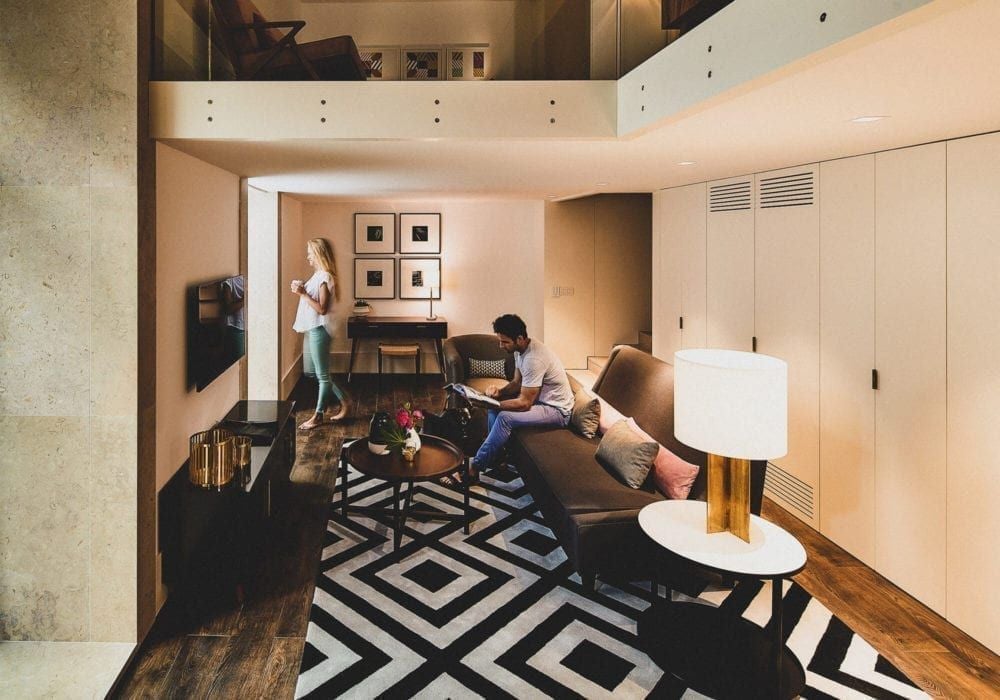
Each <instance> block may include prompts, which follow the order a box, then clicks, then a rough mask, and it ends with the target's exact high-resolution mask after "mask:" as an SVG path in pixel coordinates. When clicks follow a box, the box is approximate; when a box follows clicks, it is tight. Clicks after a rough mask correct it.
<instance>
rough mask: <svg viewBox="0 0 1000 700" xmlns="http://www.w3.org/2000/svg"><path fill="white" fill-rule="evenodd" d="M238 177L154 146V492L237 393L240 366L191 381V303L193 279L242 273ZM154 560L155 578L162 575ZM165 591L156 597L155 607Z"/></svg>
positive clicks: (226, 408)
mask: <svg viewBox="0 0 1000 700" xmlns="http://www.w3.org/2000/svg"><path fill="white" fill-rule="evenodd" d="M239 193H240V181H239V178H238V177H237V176H236V175H233V174H232V173H229V172H227V171H225V170H222V169H220V168H217V167H215V166H214V165H209V164H208V163H205V162H202V161H200V160H198V159H197V158H193V157H191V156H189V155H187V154H184V153H181V152H180V151H177V150H174V149H173V148H170V147H169V146H165V145H163V144H157V147H156V212H157V216H156V284H157V294H156V489H157V491H159V490H160V489H162V488H163V486H164V485H165V484H166V483H167V481H168V480H169V479H170V478H171V477H172V476H173V475H174V474H175V473H176V472H177V470H178V469H180V468H181V466H182V465H183V464H184V461H185V460H186V459H187V457H188V438H189V437H190V436H191V435H192V434H193V433H196V432H198V431H200V430H205V429H207V428H210V427H211V426H212V425H213V424H214V423H215V422H216V421H218V420H219V419H220V418H222V417H223V416H224V415H225V414H226V413H227V412H228V411H229V409H230V408H231V407H232V405H233V404H234V403H236V401H238V400H239V398H240V370H239V365H238V364H237V365H233V366H232V367H230V368H229V369H227V370H226V371H225V372H223V374H222V375H221V376H220V377H218V378H217V379H216V380H215V381H213V382H212V383H211V384H209V385H208V386H207V387H206V388H205V389H204V391H201V392H198V391H195V388H194V387H193V386H188V383H187V318H186V313H187V310H186V300H187V292H188V288H189V286H190V285H192V284H196V283H201V282H208V281H211V280H213V279H219V278H221V277H227V276H229V275H234V274H237V273H238V272H239V269H240V268H239V264H240V259H239ZM161 564H162V562H160V561H159V558H158V561H157V569H158V570H157V580H158V581H159V580H160V579H161ZM164 599H165V592H164V591H163V590H162V588H161V589H160V590H159V591H158V594H157V606H159V605H161V604H162V603H163V600H164Z"/></svg>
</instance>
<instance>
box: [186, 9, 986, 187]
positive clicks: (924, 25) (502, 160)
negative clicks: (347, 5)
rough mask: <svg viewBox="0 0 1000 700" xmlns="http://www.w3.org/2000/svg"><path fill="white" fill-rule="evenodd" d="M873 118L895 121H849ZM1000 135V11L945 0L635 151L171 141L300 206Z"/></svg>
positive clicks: (535, 144)
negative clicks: (310, 201)
mask: <svg viewBox="0 0 1000 700" xmlns="http://www.w3.org/2000/svg"><path fill="white" fill-rule="evenodd" d="M862 115H887V116H888V118H886V119H883V120H882V121H878V122H873V123H868V124H855V123H852V122H851V121H850V120H851V119H853V118H855V117H858V116H862ZM998 129H1000V0H937V1H936V2H934V3H933V4H932V5H931V6H929V7H925V8H922V9H920V10H917V11H914V12H912V13H910V14H909V15H905V16H903V17H901V18H899V19H897V20H894V21H893V22H890V23H887V24H886V25H883V26H881V27H876V28H875V29H873V30H871V31H869V32H866V33H864V34H862V35H858V36H856V37H852V38H851V39H849V40H847V41H845V42H842V43H841V44H838V45H835V46H833V47H830V48H829V49H827V50H824V51H822V52H819V53H817V54H814V55H812V56H809V57H807V58H806V59H804V60H802V61H798V62H796V63H795V64H793V65H790V66H786V67H785V68H783V69H781V70H779V71H776V72H775V73H773V74H771V75H767V76H764V77H763V78H761V79H758V80H756V81H753V83H751V84H748V85H744V86H741V87H740V88H738V89H736V90H733V91H731V92H730V93H728V94H726V95H723V96H720V97H719V98H715V99H713V100H711V103H710V104H705V105H700V106H698V107H697V108H696V109H694V110H690V111H689V112H688V113H687V114H685V115H682V116H679V117H678V118H676V119H672V120H668V121H667V122H666V123H664V124H661V125H659V126H657V127H656V128H655V129H652V130H650V131H648V132H646V133H644V134H642V135H641V136H638V137H636V138H633V139H629V140H607V141H593V140H587V141H556V140H538V139H532V140H508V139H504V140H460V139H450V140H438V141H429V140H420V141H328V140H309V141H304V140H286V141H170V142H168V143H170V145H172V146H174V147H175V148H179V149H181V150H183V151H185V152H187V153H190V154H192V155H194V156H197V157H199V158H201V159H203V160H206V161H208V162H210V163H214V164H216V165H218V166H220V167H222V168H225V169H226V170H229V171H231V172H234V173H238V174H240V175H245V176H249V177H253V178H255V179H254V181H253V184H254V185H255V186H257V187H260V188H262V189H266V190H271V191H282V192H288V193H292V194H296V195H300V196H302V197H303V198H312V197H317V198H324V199H327V198H338V199H373V198H394V199H431V198H433V199H440V198H442V197H449V198H455V197H459V198H461V197H466V198H476V199H481V198H496V197H503V198H509V197H527V198H539V197H547V196H554V197H556V198H565V197H574V196H580V195H584V194H591V193H594V192H602V191H603V192H651V191H654V190H657V189H661V188H664V187H671V186H676V185H682V184H687V183H691V182H700V181H704V180H712V179H717V178H722V177H729V176H732V175H740V174H745V173H751V172H759V171H763V170H769V169H774V168H779V167H786V166H791V165H797V164H800V163H808V162H817V161H821V160H829V159H832V158H838V157H844V156H850V155H857V154H861V153H870V152H873V151H880V150H886V149H891V148H898V147H901V146H908V145H914V144H919V143H926V142H928V141H935V140H940V139H945V138H953V137H958V136H967V135H972V134H977V133H983V132H986V131H995V130H998ZM679 161H695V165H691V166H679V165H677V163H678V162H679ZM598 183H606V184H604V185H599V184H598Z"/></svg>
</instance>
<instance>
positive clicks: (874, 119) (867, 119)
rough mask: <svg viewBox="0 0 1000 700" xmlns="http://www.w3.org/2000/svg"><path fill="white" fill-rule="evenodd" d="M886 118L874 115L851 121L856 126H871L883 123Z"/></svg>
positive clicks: (855, 118)
mask: <svg viewBox="0 0 1000 700" xmlns="http://www.w3.org/2000/svg"><path fill="white" fill-rule="evenodd" d="M886 118H887V117H886V116H885V115H872V116H869V117H854V119H852V120H851V121H852V122H854V123H855V124H870V123H871V122H877V121H882V120H883V119H886Z"/></svg>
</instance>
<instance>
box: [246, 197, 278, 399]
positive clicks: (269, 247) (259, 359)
mask: <svg viewBox="0 0 1000 700" xmlns="http://www.w3.org/2000/svg"><path fill="white" fill-rule="evenodd" d="M247 249H248V250H247V398H249V399H254V400H271V401H273V400H275V399H278V398H279V389H278V366H279V364H278V348H279V336H278V334H276V333H275V332H274V329H275V328H278V327H279V326H280V324H279V323H278V316H279V314H278V301H279V298H280V296H279V291H280V290H279V289H278V272H279V260H280V252H279V248H278V194H277V193H276V192H264V191H263V190H259V189H257V188H255V187H249V188H248V191H247Z"/></svg>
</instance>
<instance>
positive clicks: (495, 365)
mask: <svg viewBox="0 0 1000 700" xmlns="http://www.w3.org/2000/svg"><path fill="white" fill-rule="evenodd" d="M466 376H468V377H469V378H470V379H471V378H473V377H492V378H494V379H506V377H505V374H504V361H503V360H480V359H477V358H475V357H470V358H469V371H468V373H467V375H466Z"/></svg>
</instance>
